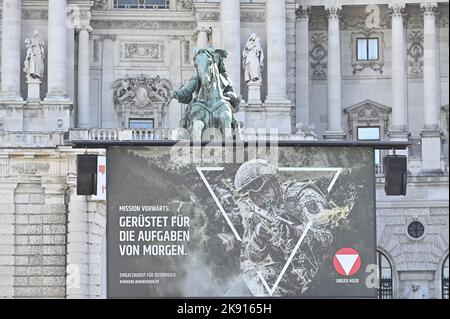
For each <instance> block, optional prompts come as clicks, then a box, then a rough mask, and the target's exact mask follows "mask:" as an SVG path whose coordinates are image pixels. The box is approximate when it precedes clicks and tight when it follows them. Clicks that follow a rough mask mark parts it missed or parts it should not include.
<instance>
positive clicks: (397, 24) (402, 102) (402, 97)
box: [389, 3, 409, 141]
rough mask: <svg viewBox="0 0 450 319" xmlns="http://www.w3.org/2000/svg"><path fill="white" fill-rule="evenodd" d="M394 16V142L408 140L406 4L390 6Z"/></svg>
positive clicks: (390, 131) (392, 134)
mask: <svg viewBox="0 0 450 319" xmlns="http://www.w3.org/2000/svg"><path fill="white" fill-rule="evenodd" d="M390 12H391V16H392V80H391V88H392V89H391V106H392V123H391V127H390V130H389V138H390V139H391V140H394V141H404V140H408V136H409V132H408V131H407V120H406V119H407V107H406V104H407V88H406V50H405V35H404V34H405V30H404V26H403V15H404V13H405V4H404V3H393V4H391V5H390Z"/></svg>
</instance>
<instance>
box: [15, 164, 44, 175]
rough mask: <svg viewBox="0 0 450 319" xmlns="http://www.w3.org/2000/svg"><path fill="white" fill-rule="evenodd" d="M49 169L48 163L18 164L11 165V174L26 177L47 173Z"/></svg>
mask: <svg viewBox="0 0 450 319" xmlns="http://www.w3.org/2000/svg"><path fill="white" fill-rule="evenodd" d="M49 169H50V165H49V164H48V163H33V162H27V163H19V164H14V165H11V169H10V171H11V173H12V174H22V175H23V174H27V175H35V174H38V173H47V172H48V171H49Z"/></svg>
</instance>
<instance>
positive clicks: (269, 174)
mask: <svg viewBox="0 0 450 319" xmlns="http://www.w3.org/2000/svg"><path fill="white" fill-rule="evenodd" d="M276 174H277V169H276V168H275V166H273V165H272V164H270V163H269V162H267V161H265V160H262V159H254V160H250V161H248V162H245V163H244V164H242V165H241V167H239V169H238V171H237V172H236V175H235V178H234V187H235V189H236V191H237V192H238V193H240V194H248V193H249V192H255V193H257V192H259V191H260V190H262V189H263V188H264V187H265V186H266V184H267V183H273V184H278V180H277V178H276ZM275 190H276V192H277V198H278V200H279V199H280V197H281V192H280V189H279V185H277V187H275Z"/></svg>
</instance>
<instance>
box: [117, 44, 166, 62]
mask: <svg viewBox="0 0 450 319" xmlns="http://www.w3.org/2000/svg"><path fill="white" fill-rule="evenodd" d="M120 48H121V50H120V59H121V60H122V61H163V57H164V55H163V52H164V45H163V44H162V43H158V42H153V43H152V42H121V43H120Z"/></svg>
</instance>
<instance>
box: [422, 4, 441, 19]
mask: <svg viewBox="0 0 450 319" xmlns="http://www.w3.org/2000/svg"><path fill="white" fill-rule="evenodd" d="M420 9H421V11H422V14H423V15H424V16H425V17H426V16H435V15H436V14H437V11H438V5H437V2H425V3H421V4H420Z"/></svg>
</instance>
